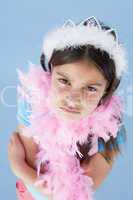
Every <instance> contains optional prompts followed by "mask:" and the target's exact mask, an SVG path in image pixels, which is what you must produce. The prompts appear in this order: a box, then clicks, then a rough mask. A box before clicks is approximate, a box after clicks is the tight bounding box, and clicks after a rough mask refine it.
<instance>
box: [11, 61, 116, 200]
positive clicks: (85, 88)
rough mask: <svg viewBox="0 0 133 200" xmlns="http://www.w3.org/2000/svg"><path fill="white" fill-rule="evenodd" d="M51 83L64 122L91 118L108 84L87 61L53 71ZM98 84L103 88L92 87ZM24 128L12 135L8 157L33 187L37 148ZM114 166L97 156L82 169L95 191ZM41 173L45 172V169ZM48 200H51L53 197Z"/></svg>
mask: <svg viewBox="0 0 133 200" xmlns="http://www.w3.org/2000/svg"><path fill="white" fill-rule="evenodd" d="M66 69H67V70H66ZM51 80H52V82H51V95H52V106H53V107H54V109H55V110H56V112H57V113H58V115H60V116H61V118H62V119H65V120H73V119H74V120H78V119H80V118H81V117H85V116H87V115H89V114H90V113H91V112H92V111H93V110H95V108H96V107H97V105H98V103H99V101H100V99H101V97H102V96H103V94H104V93H105V90H106V87H107V80H106V79H105V78H104V76H103V75H102V73H101V72H100V71H99V70H98V69H97V68H96V66H95V65H94V64H93V63H88V62H87V61H79V62H76V63H70V64H65V65H59V66H56V67H53V69H52V79H51ZM95 83H99V84H101V85H92V84H95ZM65 106H72V107H74V108H76V109H77V110H78V112H77V113H70V112H66V111H64V110H62V109H61V107H65ZM23 128H24V126H23V125H21V124H20V125H19V126H18V127H17V134H16V133H14V134H13V135H12V137H11V139H10V142H9V146H8V157H9V161H10V165H11V169H12V171H13V172H14V174H15V175H16V176H18V177H19V178H21V179H22V180H23V181H24V182H25V183H27V184H29V185H32V186H33V184H34V182H35V181H36V179H37V175H36V167H35V155H36V152H37V151H38V146H37V144H35V143H34V141H33V139H32V138H27V137H25V136H24V135H22V129H23ZM110 155H111V156H112V159H113V158H115V156H116V155H115V153H114V152H113V151H110ZM112 166H113V163H111V164H109V163H107V161H106V160H105V158H104V157H103V155H102V154H101V153H96V154H95V155H93V156H92V157H91V159H90V161H89V163H87V162H83V164H82V166H81V167H82V168H83V169H84V174H85V175H86V176H91V177H92V179H93V182H94V185H93V190H94V191H95V190H96V189H97V188H98V187H99V186H100V185H101V184H102V182H103V181H104V179H105V178H106V176H107V175H108V173H109V172H110V170H111V169H112ZM27 172H28V173H27ZM42 172H45V166H43V169H42ZM45 187H46V185H45ZM36 189H37V190H38V191H39V192H41V193H43V188H41V187H36ZM45 196H46V194H45ZM49 198H51V199H52V197H51V196H50V197H49Z"/></svg>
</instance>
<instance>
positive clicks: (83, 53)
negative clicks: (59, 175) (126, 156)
mask: <svg viewBox="0 0 133 200" xmlns="http://www.w3.org/2000/svg"><path fill="white" fill-rule="evenodd" d="M83 59H85V60H88V61H92V62H93V63H94V64H95V65H96V67H97V68H98V69H99V70H100V71H101V73H102V74H103V76H104V77H105V78H106V80H107V81H108V86H107V88H106V93H105V94H104V95H103V96H102V98H101V100H100V101H99V104H98V106H99V105H101V104H102V103H107V102H108V101H107V100H109V98H111V96H112V94H113V92H114V91H115V90H116V89H117V87H118V86H119V84H120V81H121V78H119V79H118V78H117V76H116V68H115V63H114V60H113V59H112V58H111V57H110V56H109V54H108V53H107V52H106V51H104V50H101V49H100V48H95V47H94V46H92V45H89V44H88V45H82V46H79V47H75V48H72V47H69V48H66V49H64V50H54V51H53V54H52V56H51V59H50V60H49V62H48V64H47V65H48V68H49V71H50V72H51V65H52V66H53V67H55V66H57V65H63V64H68V63H74V62H77V61H80V60H83ZM40 62H41V65H42V67H43V69H44V70H45V71H47V68H46V64H45V55H44V54H42V55H41V58H40ZM120 120H121V119H120ZM91 137H92V135H90V134H89V135H88V139H87V141H86V142H85V143H84V144H80V143H79V142H78V143H77V145H78V148H79V150H80V152H81V153H82V154H83V155H84V157H83V158H80V157H79V156H78V154H76V156H77V158H78V159H79V160H80V162H82V161H83V160H89V155H88V152H89V150H90V148H91ZM99 141H100V142H102V143H103V145H104V146H105V151H104V153H103V154H102V155H103V156H104V157H105V158H106V160H107V161H109V162H110V161H112V158H111V155H110V150H109V147H110V145H113V150H114V151H115V152H116V153H121V151H120V147H119V145H118V142H117V140H116V138H113V137H112V136H111V137H110V140H109V141H108V142H107V143H105V142H104V140H103V139H102V138H99Z"/></svg>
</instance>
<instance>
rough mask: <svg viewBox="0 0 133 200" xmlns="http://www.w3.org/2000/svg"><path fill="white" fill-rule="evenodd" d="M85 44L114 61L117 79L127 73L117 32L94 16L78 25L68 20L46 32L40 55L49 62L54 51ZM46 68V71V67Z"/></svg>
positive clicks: (123, 53) (122, 48) (123, 51)
mask: <svg viewBox="0 0 133 200" xmlns="http://www.w3.org/2000/svg"><path fill="white" fill-rule="evenodd" d="M87 44H90V45H93V46H94V47H95V48H99V49H101V50H104V51H106V52H107V53H108V54H109V56H110V58H112V59H113V60H114V63H115V66H116V75H117V77H120V76H121V75H122V73H123V72H127V60H126V56H125V53H126V52H125V49H124V47H123V46H122V44H121V43H119V41H118V34H117V31H116V30H115V29H112V28H110V27H108V26H105V25H104V24H103V23H102V22H100V21H99V20H97V19H96V18H95V17H94V16H92V17H89V18H87V19H85V20H83V21H81V22H80V23H78V24H75V23H74V22H73V21H72V20H71V19H68V20H67V21H66V22H65V23H64V24H63V25H62V26H61V27H57V28H55V29H54V30H52V31H50V32H48V33H47V34H46V35H45V37H44V39H43V47H42V53H43V54H44V55H45V58H46V59H47V62H49V61H50V58H51V56H52V53H53V51H54V50H64V49H66V48H69V47H72V48H77V47H79V46H82V45H87ZM46 68H47V70H48V66H46Z"/></svg>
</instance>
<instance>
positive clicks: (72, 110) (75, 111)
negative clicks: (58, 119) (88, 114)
mask: <svg viewBox="0 0 133 200" xmlns="http://www.w3.org/2000/svg"><path fill="white" fill-rule="evenodd" d="M61 109H63V110H65V111H67V112H71V113H80V112H79V111H78V110H76V109H74V108H72V107H61Z"/></svg>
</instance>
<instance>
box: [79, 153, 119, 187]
mask: <svg viewBox="0 0 133 200" xmlns="http://www.w3.org/2000/svg"><path fill="white" fill-rule="evenodd" d="M110 155H111V156H112V160H113V158H115V156H116V153H115V152H114V151H110ZM112 166H113V162H112V163H110V164H109V163H108V162H107V161H106V160H105V158H104V156H103V155H102V154H101V153H96V154H94V155H93V156H91V158H90V160H89V163H87V162H86V163H85V162H83V163H82V165H81V167H82V168H83V169H84V170H85V173H84V174H85V175H86V176H90V177H92V179H93V182H94V185H93V190H94V191H95V190H96V189H97V188H98V187H99V186H100V185H101V184H102V182H103V181H104V180H105V178H106V177H107V175H108V174H109V172H110V171H111V169H112Z"/></svg>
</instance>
